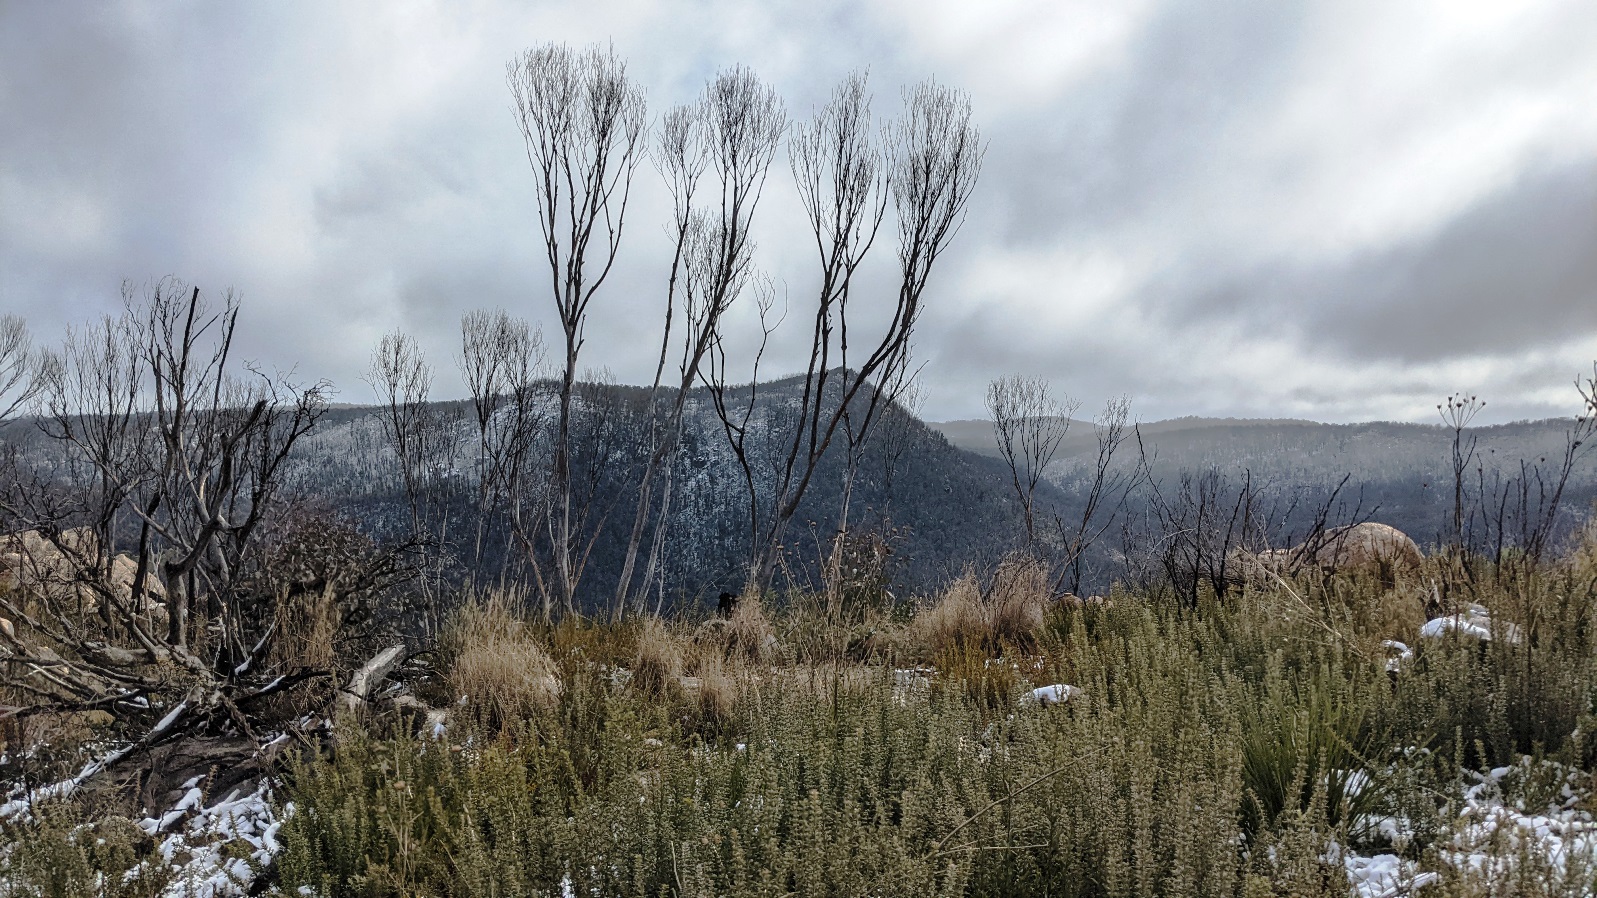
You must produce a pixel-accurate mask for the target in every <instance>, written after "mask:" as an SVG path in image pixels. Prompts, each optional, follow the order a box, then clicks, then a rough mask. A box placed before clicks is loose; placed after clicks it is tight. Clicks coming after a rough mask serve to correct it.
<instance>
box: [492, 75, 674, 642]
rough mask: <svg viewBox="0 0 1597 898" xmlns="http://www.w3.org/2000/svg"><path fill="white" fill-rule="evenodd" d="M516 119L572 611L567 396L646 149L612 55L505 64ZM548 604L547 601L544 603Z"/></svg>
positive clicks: (564, 592) (562, 589) (638, 113)
mask: <svg viewBox="0 0 1597 898" xmlns="http://www.w3.org/2000/svg"><path fill="white" fill-rule="evenodd" d="M506 81H507V82H508V84H509V87H510V93H511V96H512V97H513V98H514V107H513V111H514V113H515V116H516V122H517V124H518V125H519V126H520V128H521V134H522V137H523V138H524V139H525V142H526V149H527V161H528V162H529V163H530V164H531V166H532V172H533V177H534V180H535V183H536V190H535V195H536V197H537V204H538V227H539V231H540V233H541V235H542V238H543V250H544V255H545V257H546V258H547V261H548V264H549V285H550V289H551V291H552V293H553V296H554V302H555V311H556V317H557V318H558V320H559V323H560V333H561V338H562V347H561V349H562V357H561V363H562V370H561V373H560V391H559V404H558V411H557V417H556V435H555V442H554V447H553V449H554V451H553V459H552V466H551V472H550V475H551V491H552V494H553V499H554V503H555V505H554V510H553V514H552V515H551V517H550V532H549V542H550V553H551V555H552V557H553V561H554V578H553V579H554V583H553V584H552V588H553V590H554V594H553V597H554V598H558V600H559V601H560V602H561V604H562V605H563V606H564V607H565V608H566V610H568V611H571V610H574V609H575V607H576V590H577V580H578V575H577V571H576V566H575V564H574V556H575V555H576V554H578V552H579V551H580V550H579V547H578V542H579V540H580V539H581V538H582V537H581V534H579V533H578V532H577V531H576V529H575V527H574V524H575V518H576V517H577V511H576V510H575V509H574V508H573V497H572V484H571V424H572V396H573V392H574V390H575V386H576V381H577V374H578V371H579V369H578V364H579V356H580V354H581V350H582V344H583V332H584V329H585V326H586V323H587V318H588V309H589V305H590V304H591V302H592V300H593V297H594V294H595V293H597V292H598V290H599V287H600V286H602V285H603V283H604V281H605V279H606V277H607V276H608V275H609V273H610V269H611V267H612V266H613V265H614V264H615V259H616V254H617V252H618V250H619V249H620V246H621V234H622V230H623V226H624V224H625V221H626V211H627V202H628V199H629V198H630V196H631V190H632V176H633V173H634V172H635V170H636V169H637V166H638V163H639V162H641V161H642V158H643V154H644V151H645V147H644V136H645V120H646V107H645V102H644V97H643V91H642V89H641V88H639V87H638V86H637V85H636V84H635V83H634V82H633V81H632V80H631V79H630V78H628V76H627V71H626V65H625V64H624V63H623V62H622V61H621V60H620V59H619V58H618V57H617V56H616V55H615V53H614V51H613V50H601V49H600V48H599V47H597V46H595V47H591V48H589V49H588V50H586V51H583V52H582V53H580V54H579V53H577V52H575V51H573V50H572V49H571V48H569V47H567V46H564V45H558V44H548V45H545V46H543V47H540V48H538V49H536V50H528V51H526V52H525V53H523V54H522V55H521V56H520V57H518V58H516V59H514V60H512V61H511V62H510V63H508V64H507V65H506ZM549 598H550V597H548V596H546V603H547V601H548V600H549Z"/></svg>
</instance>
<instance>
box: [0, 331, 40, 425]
mask: <svg viewBox="0 0 1597 898" xmlns="http://www.w3.org/2000/svg"><path fill="white" fill-rule="evenodd" d="M41 361H42V359H41V358H40V355H39V353H38V352H36V351H35V350H34V348H33V340H32V338H31V337H30V336H29V335H28V325H27V322H25V321H23V320H22V318H21V317H19V316H17V315H0V423H4V422H5V421H8V420H10V418H11V416H12V415H14V414H16V413H17V411H18V410H19V409H22V408H25V407H27V405H28V403H30V402H32V401H33V399H34V398H35V397H37V396H38V395H39V392H40V391H41V390H42V389H44V379H43V378H41V377H39V376H38V375H39V365H40V363H41Z"/></svg>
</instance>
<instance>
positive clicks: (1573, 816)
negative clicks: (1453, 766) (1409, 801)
mask: <svg viewBox="0 0 1597 898" xmlns="http://www.w3.org/2000/svg"><path fill="white" fill-rule="evenodd" d="M1471 776H1472V777H1473V778H1474V779H1476V780H1477V782H1475V783H1474V784H1472V785H1470V786H1469V787H1468V788H1467V789H1465V790H1464V794H1463V799H1464V801H1463V808H1462V810H1461V811H1460V813H1459V816H1458V824H1457V826H1456V827H1455V828H1454V831H1453V835H1452V838H1451V839H1450V840H1449V842H1448V843H1447V845H1445V846H1444V847H1443V849H1442V850H1441V851H1440V852H1438V857H1439V858H1440V859H1441V861H1442V862H1443V863H1445V864H1446V865H1448V866H1450V867H1452V868H1453V869H1454V870H1456V871H1459V872H1466V873H1470V874H1475V875H1478V876H1485V877H1488V878H1495V877H1499V876H1502V875H1503V874H1505V873H1506V872H1508V871H1509V870H1511V869H1512V868H1513V867H1514V866H1515V865H1516V864H1522V863H1523V864H1530V865H1532V866H1533V867H1534V868H1535V869H1537V870H1540V871H1545V873H1546V874H1547V875H1549V876H1551V877H1552V878H1553V881H1554V882H1564V881H1565V879H1564V877H1566V876H1571V875H1572V878H1574V879H1582V878H1583V879H1584V883H1585V884H1586V889H1585V890H1584V891H1578V892H1572V893H1570V894H1573V895H1581V896H1592V895H1593V894H1594V893H1593V891H1592V889H1591V887H1590V884H1591V882H1592V876H1591V873H1592V871H1593V869H1594V868H1597V823H1594V821H1593V819H1592V815H1591V814H1590V813H1589V812H1587V811H1585V810H1582V809H1581V808H1580V807H1579V805H1580V797H1579V796H1578V795H1577V794H1576V792H1575V790H1574V788H1573V783H1572V779H1573V776H1574V772H1573V771H1566V770H1564V769H1563V768H1561V767H1558V766H1557V765H1554V764H1552V763H1551V762H1542V763H1541V764H1540V765H1536V764H1534V763H1533V762H1532V761H1531V759H1530V758H1525V759H1524V760H1523V761H1522V762H1521V763H1520V764H1518V765H1516V766H1513V767H1499V768H1496V769H1495V770H1492V771H1490V772H1489V773H1484V774H1478V773H1477V774H1471ZM1538 776H1540V777H1542V778H1544V779H1546V778H1551V780H1552V781H1553V783H1554V786H1555V788H1549V789H1548V790H1547V791H1548V792H1549V793H1550V799H1549V801H1548V803H1547V805H1546V806H1545V807H1530V808H1527V807H1524V805H1525V804H1527V803H1528V802H1526V801H1525V800H1524V799H1523V798H1522V797H1521V798H1520V799H1519V800H1518V801H1515V800H1513V793H1515V792H1516V791H1517V792H1520V793H1522V794H1523V793H1525V792H1529V791H1534V790H1532V789H1526V788H1524V786H1523V783H1524V782H1525V781H1526V780H1528V779H1531V778H1535V777H1538ZM1516 785H1518V786H1519V788H1517V789H1516V788H1515V786H1516ZM1376 823H1377V827H1378V828H1379V829H1380V830H1381V831H1382V832H1383V833H1385V834H1386V835H1387V836H1388V837H1392V838H1393V841H1394V842H1401V841H1403V840H1404V839H1405V838H1406V837H1409V836H1412V834H1413V832H1412V829H1410V828H1409V827H1407V826H1405V824H1404V822H1403V821H1401V820H1397V819H1394V818H1386V819H1383V820H1379V821H1376ZM1336 855H1340V857H1341V860H1342V863H1343V866H1344V868H1345V869H1346V870H1347V875H1348V881H1349V882H1351V883H1352V886H1353V890H1352V895H1353V898H1398V896H1405V895H1410V894H1414V893H1415V892H1417V891H1419V890H1420V889H1422V888H1423V887H1425V886H1427V885H1430V884H1432V883H1435V882H1439V881H1440V880H1441V875H1440V873H1438V872H1437V871H1421V870H1420V868H1419V865H1418V864H1416V863H1414V862H1413V861H1408V860H1403V859H1400V858H1399V857H1398V856H1397V855H1394V854H1376V855H1360V854H1357V853H1356V852H1352V851H1347V852H1342V851H1339V850H1337V849H1336V848H1335V847H1333V849H1332V851H1331V852H1329V853H1328V856H1336Z"/></svg>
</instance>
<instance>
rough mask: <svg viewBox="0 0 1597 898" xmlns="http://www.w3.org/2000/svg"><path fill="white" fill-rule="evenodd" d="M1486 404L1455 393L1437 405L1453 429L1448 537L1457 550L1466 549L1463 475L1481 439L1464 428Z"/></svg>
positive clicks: (1467, 426)
mask: <svg viewBox="0 0 1597 898" xmlns="http://www.w3.org/2000/svg"><path fill="white" fill-rule="evenodd" d="M1485 407H1486V402H1485V401H1484V400H1482V399H1479V398H1477V397H1475V396H1465V395H1464V394H1463V393H1455V394H1453V395H1452V396H1449V397H1447V401H1446V402H1443V403H1440V404H1438V405H1437V406H1436V411H1437V413H1438V414H1439V415H1441V417H1442V423H1443V424H1444V425H1446V426H1447V429H1448V430H1451V431H1452V432H1453V440H1452V460H1453V519H1452V527H1451V529H1450V530H1449V531H1448V535H1447V536H1448V543H1449V545H1450V546H1451V548H1452V549H1453V550H1454V551H1455V552H1462V551H1463V549H1464V514H1465V509H1464V500H1465V496H1464V480H1465V476H1464V475H1465V473H1466V472H1468V471H1469V466H1470V462H1472V461H1473V460H1474V458H1475V445H1476V442H1477V440H1478V437H1477V436H1476V435H1475V434H1473V433H1471V434H1469V436H1468V437H1467V438H1466V437H1465V431H1466V430H1468V429H1469V425H1470V422H1471V421H1473V420H1475V416H1476V415H1478V414H1480V411H1481V409H1483V408H1485Z"/></svg>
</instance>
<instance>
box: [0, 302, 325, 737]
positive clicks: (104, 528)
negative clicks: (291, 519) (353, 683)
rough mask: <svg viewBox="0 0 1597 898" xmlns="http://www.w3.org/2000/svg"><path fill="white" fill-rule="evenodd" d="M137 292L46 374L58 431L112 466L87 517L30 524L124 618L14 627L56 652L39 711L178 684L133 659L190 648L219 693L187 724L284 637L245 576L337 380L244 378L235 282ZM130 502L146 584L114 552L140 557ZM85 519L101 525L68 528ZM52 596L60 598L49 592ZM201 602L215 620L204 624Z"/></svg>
mask: <svg viewBox="0 0 1597 898" xmlns="http://www.w3.org/2000/svg"><path fill="white" fill-rule="evenodd" d="M124 299H125V302H126V309H125V311H124V314H123V316H122V318H120V319H115V320H112V319H108V320H106V321H104V322H101V323H100V324H99V325H96V326H94V327H91V328H89V329H88V330H87V331H84V332H81V333H77V334H73V335H70V336H69V338H68V340H67V342H66V344H65V347H64V349H63V352H62V353H61V355H60V356H58V357H57V358H56V360H55V362H54V363H53V364H52V365H51V366H50V367H49V369H48V370H49V372H50V374H49V377H48V379H47V382H46V385H45V391H46V408H47V409H48V414H47V415H46V417H45V419H44V421H43V426H44V430H45V434H46V436H48V437H52V438H54V439H56V440H58V441H60V443H61V444H62V445H63V446H64V447H65V448H66V449H67V450H68V452H69V454H71V455H72V456H74V457H75V458H78V459H81V460H83V461H84V462H86V463H87V465H88V466H89V467H90V468H91V469H92V471H93V472H94V474H95V477H96V480H95V481H93V482H92V483H91V484H89V485H88V488H87V489H86V490H85V492H86V494H87V499H86V500H85V501H84V502H83V503H82V505H81V506H80V508H81V509H82V510H83V511H86V512H87V515H84V514H82V513H78V512H74V511H73V510H72V509H70V508H67V509H62V511H64V512H65V514H63V515H62V516H61V517H58V518H56V519H53V520H44V519H42V520H38V521H37V522H36V523H37V528H36V529H35V530H34V531H33V536H32V537H29V536H28V535H22V536H20V537H18V539H19V540H25V539H28V538H32V539H34V540H36V541H39V540H42V541H43V542H45V543H49V544H51V546H53V549H50V550H41V551H45V552H47V553H48V554H50V555H51V556H52V559H53V561H52V563H53V564H55V565H57V566H62V565H64V566H67V567H70V568H71V569H72V570H71V572H70V577H69V582H70V583H71V584H72V586H73V588H74V589H75V590H81V589H88V590H92V591H93V592H94V593H95V594H96V597H97V601H98V602H99V604H100V606H101V608H102V617H103V616H105V615H109V616H110V617H111V623H114V626H111V625H107V626H105V627H104V628H103V630H100V631H96V630H95V629H94V628H93V627H92V626H91V625H90V623H89V622H88V621H86V620H84V619H83V618H82V617H81V616H80V617H78V618H76V619H73V618H71V617H69V616H66V615H61V614H56V613H53V612H47V613H46V615H45V616H44V617H32V616H26V615H24V614H21V613H20V609H17V608H15V607H14V606H10V605H9V604H8V607H7V610H8V611H10V612H12V613H18V614H19V619H21V620H23V621H24V622H25V623H26V624H27V627H26V630H25V636H24V631H23V630H22V629H20V628H19V629H18V630H17V632H14V633H10V634H7V641H8V642H9V643H10V646H9V651H10V653H11V655H12V656H13V657H23V658H53V659H55V660H52V661H51V662H50V663H51V671H52V674H51V677H50V684H51V688H50V689H48V690H46V693H48V695H45V694H44V693H41V699H42V700H41V703H40V704H39V705H37V706H36V707H37V708H39V709H49V708H74V707H84V706H86V704H87V706H93V707H105V708H107V709H108V710H115V709H116V708H117V707H119V706H118V705H117V702H119V701H124V700H127V699H129V698H131V697H137V696H140V695H143V694H146V693H149V692H152V691H155V690H158V689H160V688H163V686H162V683H161V682H160V681H157V680H151V679H149V678H147V677H145V676H143V675H141V674H136V673H129V672H127V671H126V670H125V669H124V668H126V667H127V664H128V662H127V661H126V660H123V659H131V658H133V657H134V652H137V653H142V654H144V655H145V656H147V657H148V658H149V659H150V660H163V659H171V660H175V661H177V662H179V663H180V664H181V665H182V666H184V667H185V668H187V670H188V676H189V677H190V678H191V682H192V684H193V685H194V686H195V688H197V689H200V690H201V692H202V693H204V694H205V695H206V697H205V699H204V701H203V702H202V703H201V704H200V705H194V706H193V707H190V706H189V705H191V704H193V703H186V704H185V705H184V706H183V708H182V709H180V710H179V711H174V712H173V714H171V715H169V717H168V719H167V720H166V721H165V722H164V724H163V727H164V730H166V731H171V732H177V731H179V730H181V729H183V728H185V727H186V726H187V725H188V723H190V722H192V721H193V720H194V719H196V717H197V716H203V715H205V714H210V713H212V712H214V711H224V712H228V713H233V712H238V706H237V704H236V703H234V702H233V700H234V698H239V699H240V700H241V701H242V697H243V696H245V695H246V694H247V690H234V689H233V688H232V687H233V685H235V684H238V683H240V682H242V681H243V680H244V679H245V678H246V677H248V676H249V675H250V674H251V672H252V669H253V667H252V665H253V664H254V663H255V662H256V661H257V660H259V658H261V657H262V653H263V652H265V651H266V649H267V648H268V647H269V646H270V644H271V641H272V638H273V634H274V632H275V630H274V627H273V626H272V621H273V620H274V616H273V614H272V612H271V610H270V609H263V608H259V607H252V606H247V605H246V604H245V603H248V602H252V601H257V600H258V599H251V598H250V597H249V595H250V594H249V592H248V590H245V589H243V588H242V586H241V582H242V580H241V578H242V577H243V576H244V570H245V567H246V564H247V562H248V559H249V557H250V553H251V552H252V551H253V546H254V544H255V542H256V533H257V530H258V528H259V527H260V525H261V523H262V521H263V520H264V519H265V517H266V515H267V513H268V512H269V511H270V509H271V508H272V507H273V505H274V504H275V502H276V499H277V494H278V492H279V490H280V488H281V484H282V480H283V471H284V464H285V462H286V460H287V459H288V456H289V453H290V452H291V451H292V448H293V446H294V444H295V442H296V441H297V440H298V439H299V438H301V437H303V436H304V435H305V434H306V433H307V432H308V431H309V430H310V429H311V427H312V426H314V424H315V422H316V420H317V418H318V417H319V416H320V415H321V413H322V411H323V409H325V393H326V389H325V387H324V386H323V385H321V384H316V385H312V386H308V387H305V386H297V385H294V384H290V383H286V382H284V381H283V380H281V379H280V378H272V377H268V376H266V375H264V374H261V373H260V372H258V371H250V372H248V374H247V376H246V377H245V378H243V379H240V378H238V377H235V376H234V375H233V374H232V373H231V372H232V369H233V365H232V362H231V350H232V346H233V339H234V334H235V331H236V327H237V316H238V305H237V303H236V301H235V300H234V299H233V297H232V296H231V295H229V296H227V297H225V298H224V300H223V302H222V304H221V307H220V308H214V307H213V306H212V305H211V304H210V303H209V302H207V301H206V300H205V299H204V298H203V297H202V296H201V294H200V292H199V291H198V290H197V289H190V288H189V287H188V286H187V285H185V284H182V283H181V282H178V281H175V280H171V279H168V280H165V281H161V282H159V283H157V284H155V285H154V286H153V287H152V288H151V289H150V290H149V292H148V293H147V294H146V295H145V296H144V297H143V298H138V297H135V296H134V294H133V291H132V289H131V288H125V289H124ZM118 515H131V516H132V517H133V518H134V519H135V520H136V521H137V522H138V526H139V537H138V540H137V548H136V550H135V551H136V558H135V564H136V571H135V573H134V575H133V576H132V578H131V583H127V582H121V581H119V582H113V580H114V579H115V578H116V577H125V575H118V574H115V570H116V567H115V565H113V564H112V562H113V561H120V562H121V563H125V561H126V559H118V557H117V555H116V548H117V546H116V540H117V537H118V534H119V531H120V529H121V528H119V527H118V526H116V525H115V518H116V517H117V516H118ZM85 517H87V518H88V519H89V520H88V523H90V524H91V525H92V526H91V527H89V528H88V529H87V531H85V530H84V529H78V530H74V531H66V530H64V529H63V526H62V525H64V524H70V523H72V521H73V519H74V518H77V519H78V520H83V519H84V518H85ZM106 522H110V523H106ZM85 533H87V535H85ZM151 574H155V575H157V576H158V577H159V582H160V585H161V586H162V587H163V588H162V589H161V590H160V591H161V592H162V593H164V596H160V597H161V598H164V600H165V603H166V608H167V617H168V625H167V627H166V628H165V631H164V632H161V631H160V630H158V629H156V628H154V627H152V626H150V623H151V621H150V617H149V615H148V614H147V613H146V606H147V605H148V604H149V602H148V601H147V599H146V594H145V592H146V588H147V587H148V586H149V580H148V579H147V578H148V577H149V575H151ZM113 575H115V576H113ZM80 594H81V593H80ZM267 601H269V600H267ZM43 604H44V606H45V607H46V608H47V609H48V607H49V604H50V603H49V601H48V596H46V597H45V600H44V602H43ZM197 614H203V615H204V617H205V619H206V620H208V621H209V622H211V623H212V624H214V626H208V627H207V626H201V625H200V622H199V621H198V620H197V619H196V617H195V616H196V615H197ZM96 632H103V633H104V634H105V635H106V637H109V638H112V639H120V638H122V637H124V636H130V637H131V642H132V646H133V651H132V652H130V651H129V650H127V649H124V648H121V647H118V646H116V645H106V646H103V647H100V648H96V649H94V650H93V651H89V650H88V648H87V647H86V646H87V643H86V641H85V640H86V639H88V638H89V636H90V635H92V634H94V633H96ZM96 645H99V644H98V643H97V644H96ZM224 686H227V687H228V691H226V692H224V691H223V687H224ZM272 688H273V689H275V688H278V687H272ZM202 705H203V706H202ZM30 713H31V712H30ZM230 719H231V718H230ZM238 719H242V717H240V718H238ZM163 738H167V737H166V736H163Z"/></svg>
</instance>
